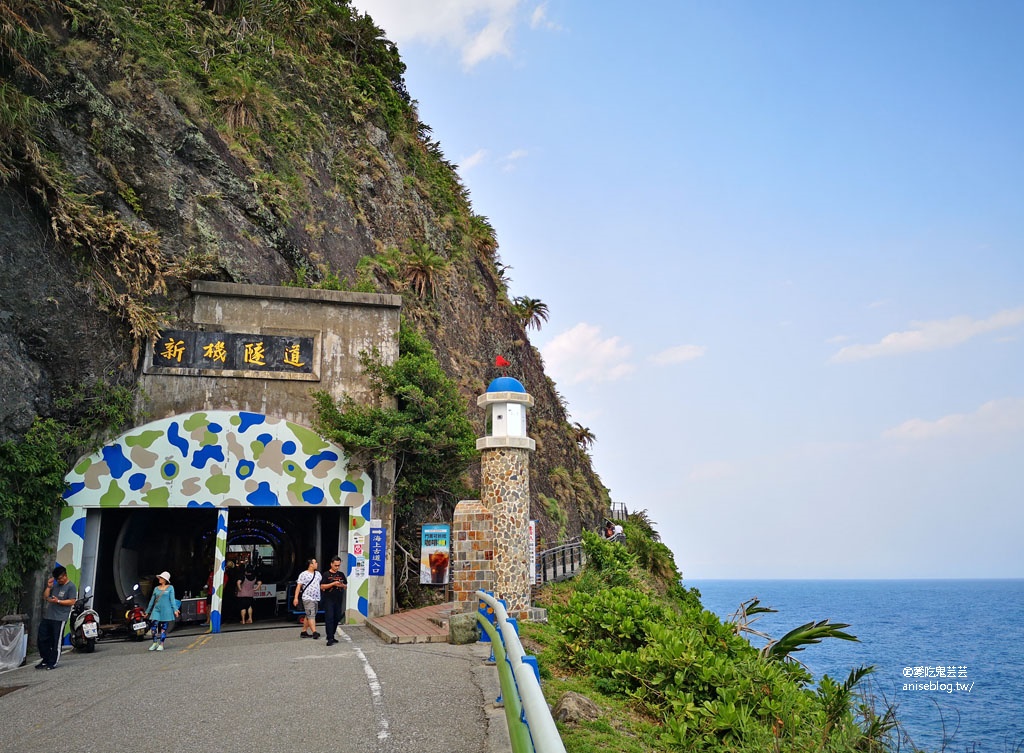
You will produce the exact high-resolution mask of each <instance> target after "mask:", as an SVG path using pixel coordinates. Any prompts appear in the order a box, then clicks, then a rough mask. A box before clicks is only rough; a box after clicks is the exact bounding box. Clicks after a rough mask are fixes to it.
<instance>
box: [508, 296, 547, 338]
mask: <svg viewBox="0 0 1024 753" xmlns="http://www.w3.org/2000/svg"><path fill="white" fill-rule="evenodd" d="M512 305H513V307H514V308H515V311H516V314H518V315H519V319H520V320H521V321H522V322H523V325H524V326H525V327H526V328H527V329H530V328H531V327H532V328H533V329H536V330H540V327H541V322H546V321H547V320H548V305H547V304H546V303H544V301H542V300H540V299H539V298H530V297H529V296H525V295H521V296H519V297H518V298H516V299H515V300H514V301H512Z"/></svg>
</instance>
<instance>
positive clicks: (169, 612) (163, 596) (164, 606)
mask: <svg viewBox="0 0 1024 753" xmlns="http://www.w3.org/2000/svg"><path fill="white" fill-rule="evenodd" d="M156 581H157V585H156V587H155V588H154V589H153V595H152V596H150V597H149V606H148V607H146V616H147V617H148V618H149V619H150V620H152V623H151V624H152V627H153V644H152V645H151V646H150V647H149V650H150V651H163V650H164V641H166V640H167V627H168V624H169V623H171V622H173V621H174V620H175V619H177V618H178V617H180V616H181V612H180V611H179V610H178V608H177V606H176V605H175V603H174V586H172V585H171V574H170V573H169V572H167V571H166V570H164V571H163V572H162V573H160V574H159V575H158V576H156Z"/></svg>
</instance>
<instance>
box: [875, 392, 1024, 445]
mask: <svg viewBox="0 0 1024 753" xmlns="http://www.w3.org/2000/svg"><path fill="white" fill-rule="evenodd" d="M1017 431H1024V398H1012V397H1011V398H1004V399H1002V400H991V401H989V402H987V403H985V404H984V405H982V406H981V407H980V408H978V410H976V411H974V412H973V413H951V414H950V415H948V416H943V417H942V418H939V419H936V420H935V421H926V420H924V419H922V418H913V419H911V420H909V421H904V422H903V423H902V424H900V425H899V426H895V427H893V428H892V429H889V430H888V431H886V432H885V433H884V434H883V435H882V436H884V437H885V438H886V439H896V440H910V441H926V440H930V439H942V438H947V437H961V436H970V437H976V436H980V435H987V434H1008V433H1012V432H1017Z"/></svg>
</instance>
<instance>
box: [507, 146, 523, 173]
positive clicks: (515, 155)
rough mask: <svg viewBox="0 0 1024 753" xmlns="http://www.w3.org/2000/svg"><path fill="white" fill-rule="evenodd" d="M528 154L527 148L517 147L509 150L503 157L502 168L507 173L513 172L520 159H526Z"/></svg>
mask: <svg viewBox="0 0 1024 753" xmlns="http://www.w3.org/2000/svg"><path fill="white" fill-rule="evenodd" d="M528 154H529V152H528V151H526V150H525V149H515V150H513V151H511V152H509V153H508V154H506V155H505V157H504V158H503V159H502V167H501V169H502V170H504V171H505V172H506V173H510V172H512V171H513V170H515V169H516V167H517V166H518V165H519V161H520V160H522V159H525V158H526V156H527V155H528Z"/></svg>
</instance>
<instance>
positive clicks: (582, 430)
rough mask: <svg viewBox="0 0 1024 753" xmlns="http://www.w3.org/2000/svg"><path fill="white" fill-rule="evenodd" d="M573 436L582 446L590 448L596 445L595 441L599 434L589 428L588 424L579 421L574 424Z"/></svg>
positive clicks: (585, 448)
mask: <svg viewBox="0 0 1024 753" xmlns="http://www.w3.org/2000/svg"><path fill="white" fill-rule="evenodd" d="M572 438H573V441H574V442H576V444H578V445H579V446H580V447H581V448H583V449H584V450H589V449H590V448H591V447H593V446H594V442H595V441H596V440H597V436H596V435H595V434H594V432H592V431H591V430H590V429H588V428H587V427H586V426H584V425H583V424H581V423H580V422H579V421H577V422H576V423H574V424H573V425H572Z"/></svg>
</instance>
